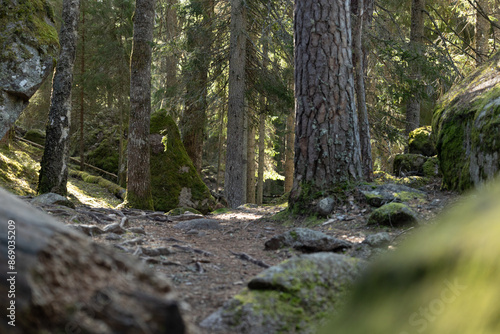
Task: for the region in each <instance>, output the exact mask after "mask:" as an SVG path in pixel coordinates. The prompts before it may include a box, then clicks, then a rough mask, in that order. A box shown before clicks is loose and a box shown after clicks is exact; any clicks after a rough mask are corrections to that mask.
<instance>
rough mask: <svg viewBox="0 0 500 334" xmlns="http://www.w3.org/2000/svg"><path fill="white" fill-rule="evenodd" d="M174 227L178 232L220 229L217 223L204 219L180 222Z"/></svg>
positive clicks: (213, 220)
mask: <svg viewBox="0 0 500 334" xmlns="http://www.w3.org/2000/svg"><path fill="white" fill-rule="evenodd" d="M174 227H175V228H178V229H180V230H219V229H221V228H222V226H220V223H219V221H217V220H215V219H206V218H201V219H193V220H187V221H182V222H180V223H178V224H177V225H175V226H174Z"/></svg>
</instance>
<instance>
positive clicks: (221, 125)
mask: <svg viewBox="0 0 500 334" xmlns="http://www.w3.org/2000/svg"><path fill="white" fill-rule="evenodd" d="M225 114H226V113H225V110H224V106H222V107H221V109H220V111H219V144H218V151H217V152H218V154H217V180H216V183H215V191H216V192H217V193H218V192H219V187H220V174H221V166H222V159H223V154H222V152H223V144H224V139H225V138H224V134H223V132H222V131H223V129H224V116H225Z"/></svg>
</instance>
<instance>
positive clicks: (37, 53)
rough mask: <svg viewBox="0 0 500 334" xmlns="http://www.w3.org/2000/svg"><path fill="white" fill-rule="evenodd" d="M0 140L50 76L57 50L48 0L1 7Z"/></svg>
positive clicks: (8, 0) (13, 1) (16, 0)
mask: <svg viewBox="0 0 500 334" xmlns="http://www.w3.org/2000/svg"><path fill="white" fill-rule="evenodd" d="M0 31H1V32H2V33H1V34H0V138H2V137H3V136H4V135H5V133H6V132H7V130H8V129H9V128H10V126H11V125H12V124H13V123H14V122H15V121H16V120H17V118H18V117H19V115H20V114H21V112H22V111H23V109H24V108H25V107H26V106H27V104H28V100H29V99H30V97H31V96H33V94H35V92H36V90H37V89H38V87H40V85H41V84H42V82H43V80H44V79H45V78H46V77H47V76H48V75H49V74H50V73H51V72H52V69H53V67H54V64H55V62H56V59H57V55H58V50H59V38H58V36H57V31H56V29H55V28H54V13H53V11H52V8H51V6H50V4H49V3H48V1H47V0H4V1H2V3H1V6H0Z"/></svg>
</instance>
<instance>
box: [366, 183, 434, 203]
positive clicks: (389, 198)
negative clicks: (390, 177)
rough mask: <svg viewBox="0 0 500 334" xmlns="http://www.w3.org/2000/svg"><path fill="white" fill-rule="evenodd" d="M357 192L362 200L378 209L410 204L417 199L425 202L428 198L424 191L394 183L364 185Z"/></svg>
mask: <svg viewBox="0 0 500 334" xmlns="http://www.w3.org/2000/svg"><path fill="white" fill-rule="evenodd" d="M357 190H358V192H359V193H360V195H361V196H360V200H362V201H363V200H364V201H366V203H368V204H369V205H371V206H374V207H377V208H379V207H381V206H382V205H384V204H387V203H391V202H409V201H412V200H415V199H418V200H421V201H424V200H425V199H426V198H427V194H426V193H425V192H424V191H421V190H417V189H414V188H411V187H408V186H405V185H401V184H393V183H387V184H382V185H362V186H359V187H358V188H357Z"/></svg>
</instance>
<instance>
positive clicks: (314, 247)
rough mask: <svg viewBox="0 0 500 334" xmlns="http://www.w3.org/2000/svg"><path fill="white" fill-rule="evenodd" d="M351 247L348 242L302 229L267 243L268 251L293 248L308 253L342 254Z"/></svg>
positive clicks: (286, 233) (279, 236) (277, 236)
mask: <svg viewBox="0 0 500 334" xmlns="http://www.w3.org/2000/svg"><path fill="white" fill-rule="evenodd" d="M351 246H352V244H351V243H350V242H348V241H345V240H341V239H337V238H334V237H331V236H329V235H326V234H324V233H322V232H319V231H314V230H311V229H308V228H300V227H298V228H294V229H293V230H290V231H287V232H285V233H283V234H279V235H276V236H274V237H272V238H271V239H269V240H267V241H266V243H265V247H266V249H267V250H276V249H280V248H284V247H292V248H294V249H296V250H299V251H301V252H306V253H314V252H341V251H344V250H345V249H347V248H350V247H351Z"/></svg>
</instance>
